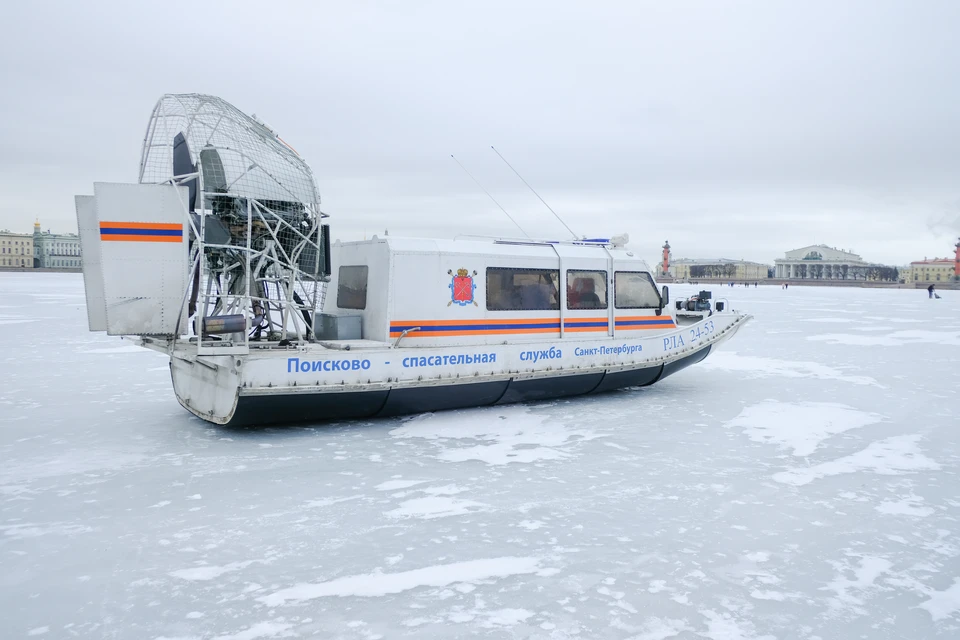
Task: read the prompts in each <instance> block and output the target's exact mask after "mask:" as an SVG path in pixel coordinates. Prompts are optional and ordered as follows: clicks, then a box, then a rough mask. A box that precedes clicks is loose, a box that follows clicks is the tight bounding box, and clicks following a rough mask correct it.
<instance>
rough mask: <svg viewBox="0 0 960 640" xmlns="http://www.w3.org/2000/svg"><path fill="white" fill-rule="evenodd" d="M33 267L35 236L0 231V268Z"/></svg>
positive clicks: (5, 230)
mask: <svg viewBox="0 0 960 640" xmlns="http://www.w3.org/2000/svg"><path fill="white" fill-rule="evenodd" d="M13 268H17V269H21V268H22V269H33V236H32V235H27V234H25V233H13V232H12V231H9V230H8V229H3V230H2V231H0V269H13Z"/></svg>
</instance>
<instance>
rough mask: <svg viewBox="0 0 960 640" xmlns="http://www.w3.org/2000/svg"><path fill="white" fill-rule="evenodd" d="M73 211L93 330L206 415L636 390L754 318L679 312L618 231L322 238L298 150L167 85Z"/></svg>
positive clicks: (324, 220)
mask: <svg viewBox="0 0 960 640" xmlns="http://www.w3.org/2000/svg"><path fill="white" fill-rule="evenodd" d="M76 211H77V222H78V226H79V230H80V239H81V243H82V251H83V256H84V260H83V278H84V287H85V293H86V301H87V314H88V323H89V328H90V330H91V331H104V332H106V333H107V335H111V336H122V337H125V338H128V339H132V340H135V341H136V342H137V343H138V344H139V345H141V346H143V347H145V348H148V349H153V350H155V351H159V352H162V353H164V354H167V355H168V356H169V358H170V374H171V378H172V382H173V391H174V393H175V394H176V397H177V400H178V401H179V402H180V404H181V405H182V406H183V407H184V408H185V409H186V410H187V411H189V412H190V413H192V414H193V415H195V416H197V417H199V418H201V419H203V420H206V421H208V422H211V423H215V424H219V425H263V424H288V423H295V422H322V421H330V420H339V419H350V418H372V417H378V416H396V415H401V414H409V413H418V412H428V411H440V410H449V409H459V408H466V407H476V406H485V405H496V404H505V403H516V402H527V401H537V400H547V399H554V398H561V397H568V396H577V395H585V394H597V393H602V392H606V391H611V390H614V389H621V388H624V387H634V386H645V385H650V384H653V383H655V382H658V381H660V380H663V379H664V378H666V377H668V376H670V375H673V374H675V373H677V372H678V371H681V370H682V369H684V368H686V367H688V366H690V365H692V364H695V363H697V362H699V361H701V360H703V359H704V358H705V357H706V356H707V354H709V353H710V351H711V349H713V348H714V347H716V346H717V345H718V344H720V343H722V342H723V341H725V340H728V339H729V338H730V337H732V336H733V335H734V334H735V333H736V332H737V331H738V330H739V328H740V327H741V326H743V324H744V323H745V322H746V321H747V320H748V319H749V318H750V316H749V315H747V314H744V313H738V312H736V311H734V310H732V309H729V308H725V305H724V303H723V302H722V301H717V302H713V301H711V300H710V298H709V297H706V298H703V299H701V300H700V302H699V303H698V304H697V305H696V308H695V309H693V308H691V309H690V311H694V312H695V313H687V314H683V313H681V316H680V317H679V318H678V315H677V311H685V309H686V307H685V306H684V304H685V303H681V304H678V305H677V307H676V308H671V306H670V303H669V291H668V289H667V287H663V288H662V289H658V286H657V284H656V282H655V279H654V277H653V274H652V273H651V270H650V268H649V266H648V265H647V263H646V262H644V261H643V260H642V259H641V258H639V257H638V256H636V255H635V254H634V253H633V251H631V250H630V249H629V248H628V247H627V241H628V238H627V237H626V236H620V237H611V238H574V239H571V240H550V239H543V240H538V239H531V238H506V237H504V238H478V237H460V238H457V239H453V240H439V239H424V238H402V237H398V236H395V235H387V234H386V233H385V234H384V235H383V236H381V237H377V236H374V237H372V238H371V239H369V240H364V241H358V242H340V241H336V242H331V233H330V226H329V224H328V220H329V217H328V215H327V214H326V213H324V212H323V211H321V209H320V196H319V192H318V189H317V185H316V182H315V180H314V176H313V173H312V172H311V170H310V168H309V167H308V165H307V163H306V162H305V161H304V160H303V158H301V156H300V155H299V154H298V153H297V151H295V150H294V148H293V147H292V146H290V145H289V144H287V143H286V142H285V141H284V140H283V139H281V138H280V136H279V135H278V134H277V133H276V132H275V131H274V130H273V129H272V128H271V127H270V126H268V125H267V124H266V123H264V122H263V121H262V120H260V119H258V118H257V117H256V116H248V115H246V114H244V113H243V112H241V111H239V110H238V109H236V108H235V107H234V106H232V105H231V104H229V103H227V102H226V101H224V100H222V99H220V98H217V97H214V96H208V95H200V94H181V95H166V96H164V97H162V98H161V99H160V100H159V101H158V102H157V104H156V106H155V108H154V110H153V114H152V116H151V118H150V122H149V125H148V127H147V131H146V135H145V138H144V142H143V151H142V155H141V162H140V173H139V180H138V182H137V183H130V184H117V183H102V182H98V183H95V184H94V185H93V195H92V196H77V197H76ZM701 297H702V296H701ZM681 307H683V308H681Z"/></svg>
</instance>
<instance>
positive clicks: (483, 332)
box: [390, 329, 560, 340]
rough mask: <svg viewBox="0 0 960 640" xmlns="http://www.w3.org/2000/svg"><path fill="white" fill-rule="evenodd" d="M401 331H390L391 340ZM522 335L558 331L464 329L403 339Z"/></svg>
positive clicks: (557, 331)
mask: <svg viewBox="0 0 960 640" xmlns="http://www.w3.org/2000/svg"><path fill="white" fill-rule="evenodd" d="M402 333H403V332H402V331H391V332H390V337H391V338H399V337H400V334H402ZM523 333H552V334H556V335H560V329H465V330H463V331H443V332H437V331H430V332H423V333H421V332H419V331H411V332H410V333H408V334H407V335H406V337H405V338H404V339H405V340H406V339H408V338H448V337H450V336H505V335H516V334H523Z"/></svg>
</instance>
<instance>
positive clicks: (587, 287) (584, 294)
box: [567, 278, 603, 309]
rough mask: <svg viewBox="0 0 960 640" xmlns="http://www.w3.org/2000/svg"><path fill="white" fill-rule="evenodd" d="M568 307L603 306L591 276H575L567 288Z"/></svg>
mask: <svg viewBox="0 0 960 640" xmlns="http://www.w3.org/2000/svg"><path fill="white" fill-rule="evenodd" d="M567 297H568V298H570V307H571V308H573V309H597V308H599V307H601V306H603V305H602V304H601V303H600V296H598V295H597V291H596V288H595V284H594V281H593V278H577V279H576V280H574V281H573V287H571V288H569V289H568V290H567Z"/></svg>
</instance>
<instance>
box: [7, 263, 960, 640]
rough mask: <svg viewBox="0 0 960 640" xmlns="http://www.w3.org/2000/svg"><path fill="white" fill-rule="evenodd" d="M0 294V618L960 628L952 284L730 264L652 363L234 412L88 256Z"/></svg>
mask: <svg viewBox="0 0 960 640" xmlns="http://www.w3.org/2000/svg"><path fill="white" fill-rule="evenodd" d="M694 289H695V288H694V287H689V286H686V287H684V286H678V287H673V294H674V297H675V298H676V297H677V296H679V295H688V294H689V293H691V292H693V291H694ZM0 291H2V292H3V295H2V296H0V325H2V329H3V334H2V336H0V361H2V371H3V385H2V388H0V568H2V571H0V637H3V638H21V637H34V636H39V637H44V638H72V637H82V638H135V639H152V638H181V639H185V638H197V639H204V640H207V639H212V638H219V639H221V640H223V639H226V638H233V639H237V640H240V639H243V640H253V639H256V638H286V637H300V638H350V639H353V638H356V639H373V638H386V639H390V638H403V637H410V638H452V637H463V636H482V637H491V638H557V639H560V638H583V639H585V640H586V639H594V638H642V639H644V640H665V639H668V638H711V639H713V640H735V639H741V638H743V639H748V638H778V639H786V638H797V639H808V640H813V639H815V638H822V639H824V640H826V639H833V638H838V639H840V638H842V639H848V638H871V639H873V638H913V639H916V638H957V637H960V477H958V471H960V411H958V409H960V399H958V398H960V396H958V386H960V292H944V293H943V294H942V295H943V299H942V300H928V299H927V295H926V292H925V291H907V290H861V289H852V290H851V289H826V288H805V287H792V288H791V289H789V290H787V291H784V290H782V289H780V288H779V287H774V286H772V287H760V288H758V289H753V288H751V289H743V288H734V289H730V288H729V287H728V288H726V289H723V288H720V287H715V288H714V291H715V292H716V293H717V294H719V295H725V296H727V297H728V298H729V300H730V301H731V302H732V304H733V306H734V307H735V308H737V309H740V308H743V309H744V310H747V311H750V312H752V313H754V315H755V319H754V321H753V322H751V323H750V324H749V325H748V326H747V327H746V328H744V329H743V330H741V331H740V333H738V334H737V335H736V336H735V337H734V339H733V340H732V341H730V342H728V343H726V344H725V345H724V346H723V347H722V348H721V350H719V351H717V352H715V353H713V354H712V355H710V357H709V358H708V359H707V360H706V361H704V362H703V363H702V364H700V365H698V366H696V367H692V368H690V369H687V370H685V371H683V372H682V373H680V374H678V375H676V376H674V377H671V378H669V379H667V380H665V381H664V382H662V383H658V384H656V385H654V386H652V387H648V388H644V389H632V390H626V391H622V392H617V393H613V394H609V395H605V396H595V397H589V398H583V399H572V400H565V401H560V402H550V403H545V404H538V405H525V406H515V407H499V408H492V409H478V410H470V411H458V412H452V413H444V414H427V415H421V416H416V417H414V418H411V419H389V420H379V421H361V422H341V423H338V424H332V425H326V426H308V427H291V428H283V429H277V428H274V429H263V430H256V429H254V430H227V429H221V428H214V427H212V426H210V425H207V424H205V423H203V422H201V421H199V420H198V419H196V418H193V417H191V416H190V415H189V414H187V413H186V412H185V411H184V410H182V409H181V408H180V406H179V405H178V404H177V401H176V399H175V398H174V396H173V392H172V390H171V388H170V377H169V373H168V369H167V364H166V360H165V358H164V357H162V356H160V355H158V354H155V353H152V352H149V351H143V350H140V349H138V348H136V347H132V346H126V345H125V343H123V342H121V341H120V340H119V339H114V338H107V337H105V336H102V335H97V334H91V333H88V332H87V330H86V312H85V309H84V298H83V287H82V282H81V278H80V276H78V275H66V274H10V273H6V274H0Z"/></svg>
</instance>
